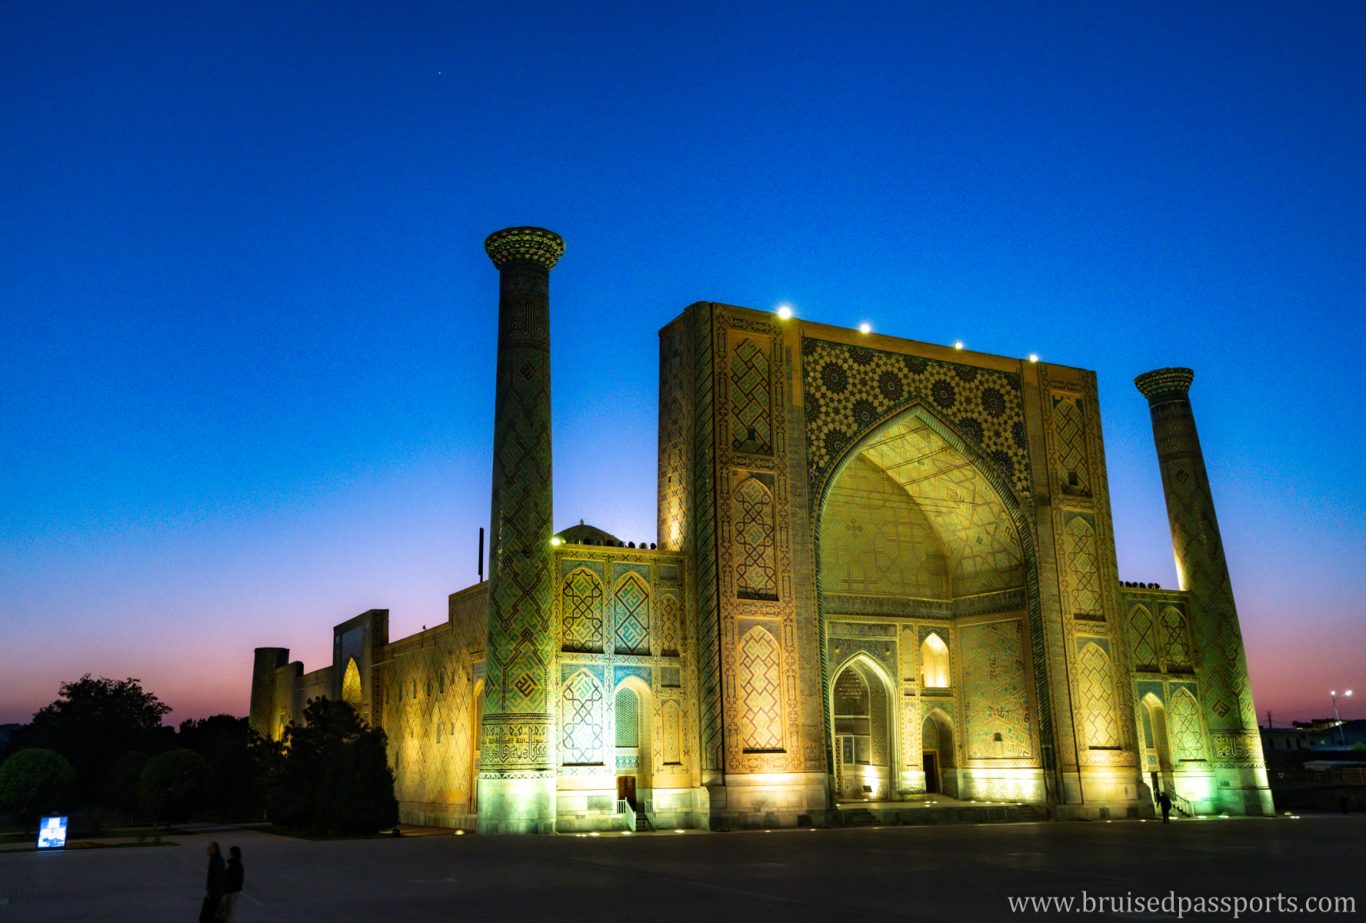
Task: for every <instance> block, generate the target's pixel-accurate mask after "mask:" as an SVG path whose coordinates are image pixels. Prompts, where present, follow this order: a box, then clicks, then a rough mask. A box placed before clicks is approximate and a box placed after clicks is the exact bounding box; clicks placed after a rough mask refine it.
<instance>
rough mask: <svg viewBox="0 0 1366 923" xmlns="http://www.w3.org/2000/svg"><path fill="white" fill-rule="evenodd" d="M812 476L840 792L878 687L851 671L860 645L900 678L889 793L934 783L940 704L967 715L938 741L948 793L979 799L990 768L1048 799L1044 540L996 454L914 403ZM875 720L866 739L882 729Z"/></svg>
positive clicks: (941, 782) (824, 658)
mask: <svg viewBox="0 0 1366 923" xmlns="http://www.w3.org/2000/svg"><path fill="white" fill-rule="evenodd" d="M814 486H815V487H816V490H814V491H813V500H814V506H813V527H814V528H813V531H814V533H815V540H816V541H815V546H816V555H815V557H816V581H817V588H818V598H819V608H820V617H821V627H822V631H821V641H822V645H823V647H822V650H821V665H822V681H823V683H824V685H825V688H826V690H827V695H826V696H825V701H826V705H827V708H828V709H830V710H831V711H830V713H829V714H827V716H826V726H827V738H828V739H827V752H828V754H829V757H830V762H829V764H830V766H831V767H832V780H831V781H832V788H834V789H835V791H836V796H837V798H841V799H847V798H848V797H849V795H850V791H851V789H850V785H849V782H850V775H851V774H850V771H849V770H850V768H851V767H852V766H854V765H856V764H857V758H858V757H859V756H860V755H861V754H860V752H859V750H858V745H859V743H861V736H860V735H858V734H855V733H853V731H852V729H853V728H854V727H855V725H858V727H860V728H861V727H862V726H863V724H862V723H861V722H859V721H857V720H854V719H855V718H858V717H861V713H860V714H859V715H855V714H854V712H855V711H856V710H857V708H860V707H862V703H863V698H862V691H863V689H864V688H867V689H868V703H869V706H868V711H869V715H868V717H869V718H872V717H873V716H872V711H873V709H872V703H873V702H874V701H875V699H876V695H877V690H876V686H874V685H871V684H870V683H869V682H868V680H869V679H870V678H871V675H870V674H869V673H868V671H865V673H859V674H857V675H858V679H859V680H860V682H856V681H855V676H854V675H853V674H850V672H849V671H848V670H847V669H845V666H844V665H845V664H846V663H847V662H849V658H850V656H852V655H854V654H856V653H861V654H862V655H863V656H864V657H865V658H868V659H870V660H879V661H880V662H881V664H882V667H883V671H884V672H886V673H888V674H890V675H892V676H895V677H902V678H904V679H903V684H902V688H900V689H896V688H893V689H892V690H891V692H892V698H891V701H892V702H893V703H894V705H895V707H894V711H895V712H896V714H895V715H894V717H893V721H892V726H893V727H895V728H898V729H901V730H902V731H903V733H899V734H898V735H897V736H898V743H897V746H898V750H899V752H895V753H890V754H889V755H888V757H887V760H886V765H887V766H888V767H889V768H892V767H896V768H895V769H893V770H892V773H891V775H892V776H893V778H891V779H890V780H889V786H888V787H889V792H888V795H887V797H902V796H909V795H911V794H913V793H915V792H923V791H926V790H927V789H926V786H927V784H929V783H930V780H929V779H928V778H927V777H926V770H925V769H924V766H925V765H926V763H925V760H924V759H923V752H922V751H924V748H925V746H926V742H925V740H924V738H925V732H924V727H925V723H924V721H925V718H926V717H927V716H928V715H930V714H931V713H936V714H938V715H940V716H941V717H942V716H945V715H947V716H955V717H954V718H953V723H954V724H959V723H961V730H960V731H957V732H954V733H953V734H951V735H948V734H936V735H933V736H935V737H936V739H935V740H933V741H929V744H930V745H932V746H930V749H932V750H934V751H935V753H934V757H935V760H934V762H935V767H936V769H935V772H936V774H937V776H938V778H936V779H935V780H933V781H934V785H935V787H936V788H938V789H939V790H940V791H945V790H947V791H954V790H955V789H957V790H959V791H960V792H962V797H973V796H974V788H973V785H974V783H973V773H974V771H980V772H981V777H982V778H983V779H985V778H987V777H991V778H993V779H995V780H1000V779H1002V778H1004V777H1005V775H1012V774H1014V775H1019V776H1020V779H1019V780H1016V781H1013V782H1012V783H1011V784H1012V785H1014V786H1016V789H1015V790H1017V791H1020V792H1025V791H1028V790H1029V789H1030V787H1031V786H1034V787H1035V788H1034V790H1035V791H1037V795H1036V796H1035V797H1040V798H1043V797H1049V795H1050V792H1048V791H1039V790H1038V789H1037V786H1038V783H1039V777H1040V775H1042V777H1043V784H1044V786H1045V788H1046V789H1051V782H1052V780H1051V778H1050V773H1049V772H1047V771H1044V772H1043V773H1040V772H1039V770H1040V769H1041V768H1042V769H1045V770H1047V767H1048V764H1049V762H1050V760H1049V756H1050V754H1049V752H1048V750H1047V749H1046V748H1045V747H1041V746H1040V744H1044V745H1046V743H1047V742H1048V741H1049V740H1050V739H1051V738H1050V734H1051V727H1050V726H1049V725H1050V722H1049V721H1048V718H1049V708H1048V696H1047V687H1046V681H1042V678H1043V677H1046V675H1047V674H1046V671H1045V670H1043V668H1042V664H1041V663H1040V660H1041V658H1042V655H1043V652H1042V645H1041V642H1040V639H1041V637H1042V624H1041V614H1040V608H1039V601H1038V572H1037V569H1036V565H1035V555H1034V541H1033V535H1032V532H1031V529H1030V526H1029V524H1028V521H1027V519H1026V517H1025V515H1024V513H1023V511H1022V509H1021V504H1020V500H1019V498H1018V497H1017V495H1016V494H1015V492H1014V490H1013V488H1012V486H1011V484H1010V481H1009V480H1008V479H1007V477H1006V473H1005V472H1003V471H1002V469H1001V467H1000V466H999V465H998V464H997V461H996V460H994V459H992V458H989V457H987V456H986V455H984V453H983V452H982V451H981V450H980V449H979V448H977V447H976V446H975V445H974V444H973V443H971V442H969V441H968V440H967V439H965V438H964V436H963V435H962V434H961V433H960V432H959V431H958V430H957V429H956V428H955V426H954V425H953V424H951V423H949V422H947V421H946V420H944V419H943V418H941V417H940V416H938V415H937V414H936V413H935V412H934V411H933V410H932V409H930V408H929V407H927V406H926V405H924V404H922V403H915V404H912V405H910V406H908V407H903V408H901V409H899V410H897V411H894V412H892V413H889V414H888V415H887V416H885V417H884V418H883V419H880V420H873V421H869V424H868V426H867V427H866V428H865V429H864V430H863V431H862V432H861V433H857V434H854V437H853V438H852V439H850V441H849V443H848V447H847V449H846V450H845V451H843V453H842V454H841V455H840V456H839V458H838V459H837V460H836V461H835V463H834V464H832V465H830V467H829V468H828V469H827V470H826V473H825V476H824V477H823V478H822V479H821V480H820V482H819V483H818V484H816V485H814ZM1026 621H1027V622H1028V623H1029V631H1028V632H1025V631H1024V623H1025V622H1026ZM883 638H886V639H887V640H882V639H883ZM1026 639H1028V641H1029V642H1032V643H1030V644H1029V649H1026ZM927 652H928V653H927ZM1027 661H1032V662H1033V666H1034V669H1033V671H1032V672H1033V680H1034V682H1033V683H1032V684H1031V683H1030V682H1029V677H1028V675H1027V674H1028V672H1030V671H1027V670H1026V667H1025V663H1026V662H1027ZM1000 663H1009V664H1010V665H1011V670H1013V672H1011V673H1009V675H1004V676H1003V675H1002V674H1001V673H1000V671H999V670H997V669H996V668H995V666H994V665H996V664H1000ZM834 666H837V667H838V668H839V669H837V670H835V671H834V672H836V673H838V674H839V675H838V676H834V675H831V674H832V669H831V668H832V667H834ZM836 683H838V684H839V685H838V688H837V687H836V685H835V684H836ZM841 702H843V703H845V706H844V711H843V712H841V713H839V714H836V710H837V709H838V708H839V705H838V703H841ZM945 720H947V719H945ZM1034 722H1038V724H1039V726H1038V727H1035V726H1034ZM934 727H935V728H936V730H938V728H939V726H938V725H934ZM869 728H870V737H869V741H870V748H871V745H872V741H873V735H872V731H874V730H876V728H875V727H874V726H873V724H871V723H870V724H869ZM851 741H852V746H851ZM945 741H951V743H949V744H946V743H945ZM946 746H948V747H949V749H947V750H946V749H945V747H946ZM851 755H852V756H853V757H854V758H855V759H854V761H853V762H851V760H850V759H849V757H850V756H851ZM873 765H875V764H873ZM1003 770H1004V773H1005V775H1003V773H1002V771H1003ZM872 772H873V771H872V770H870V771H869V775H870V776H871V775H872ZM955 774H956V775H957V780H955V778H954V777H955ZM1028 779H1032V780H1033V781H1032V782H1029V781H1027V780H1028ZM955 781H960V782H961V783H962V784H959V785H955V784H954V783H955ZM984 784H999V782H994V783H984ZM984 791H985V790H984ZM986 797H991V796H990V795H986Z"/></svg>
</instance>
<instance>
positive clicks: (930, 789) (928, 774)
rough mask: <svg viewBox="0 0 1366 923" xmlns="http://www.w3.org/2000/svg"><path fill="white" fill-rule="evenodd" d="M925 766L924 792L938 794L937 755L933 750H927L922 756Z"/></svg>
mask: <svg viewBox="0 0 1366 923" xmlns="http://www.w3.org/2000/svg"><path fill="white" fill-rule="evenodd" d="M922 758H923V760H924V765H925V792H926V793H927V794H931V795H937V794H939V791H940V789H939V754H938V753H936V752H935V751H933V750H927V751H926V752H925V753H924V754H923V757H922Z"/></svg>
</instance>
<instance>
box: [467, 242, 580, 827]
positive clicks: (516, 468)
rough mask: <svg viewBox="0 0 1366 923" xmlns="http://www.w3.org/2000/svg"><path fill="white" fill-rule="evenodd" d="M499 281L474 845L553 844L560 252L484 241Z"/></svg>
mask: <svg viewBox="0 0 1366 923" xmlns="http://www.w3.org/2000/svg"><path fill="white" fill-rule="evenodd" d="M484 249H485V250H486V251H487V252H488V255H489V259H491V260H493V265H494V266H496V267H497V268H498V271H499V274H500V280H499V291H498V383H497V391H496V397H495V404H494V413H493V515H492V526H491V529H490V533H489V535H490V538H489V588H488V647H487V649H486V650H487V653H486V661H485V680H484V689H485V696H486V698H485V705H484V719H483V727H482V728H481V733H482V734H483V746H482V752H481V754H480V766H479V832H480V833H553V832H554V831H555V763H554V757H555V754H554V747H553V744H552V740H551V724H552V722H551V714H550V705H551V703H550V700H549V696H550V688H551V683H550V670H551V666H552V664H553V662H554V654H555V648H554V631H553V630H552V626H551V612H550V603H551V589H550V581H551V574H550V569H551V556H550V538H551V535H552V534H553V528H552V526H551V486H550V485H551V480H550V476H551V470H550V270H551V268H552V267H554V265H555V262H556V261H557V260H558V259H559V258H560V256H561V254H563V253H564V240H563V239H561V238H560V236H559V235H558V234H554V233H552V232H550V231H546V230H543V229H542V228H508V229H507V230H503V231H498V232H496V233H494V234H490V235H489V237H488V239H487V240H485V241H484Z"/></svg>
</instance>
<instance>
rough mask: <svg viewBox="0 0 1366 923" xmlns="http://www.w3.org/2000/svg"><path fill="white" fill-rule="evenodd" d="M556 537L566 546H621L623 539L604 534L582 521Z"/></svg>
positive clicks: (558, 533)
mask: <svg viewBox="0 0 1366 923" xmlns="http://www.w3.org/2000/svg"><path fill="white" fill-rule="evenodd" d="M555 537H556V538H558V539H559V540H560V541H562V542H564V543H565V544H566V545H612V546H616V545H620V544H621V539H619V538H617V537H616V536H615V535H612V534H611V533H610V532H604V531H602V530H601V529H599V528H598V527H597V526H589V525H585V524H584V521H583V520H582V519H580V520H579V524H578V525H577V526H570V527H569V528H568V529H565V530H564V531H563V532H557V533H556V534H555Z"/></svg>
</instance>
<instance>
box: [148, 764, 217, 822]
mask: <svg viewBox="0 0 1366 923" xmlns="http://www.w3.org/2000/svg"><path fill="white" fill-rule="evenodd" d="M208 791H209V764H208V761H207V760H205V759H204V757H202V756H200V755H199V754H198V753H195V752H194V751H193V750H187V749H184V748H181V749H179V750H170V751H168V752H166V753H163V754H161V755H160V756H154V757H152V758H151V759H150V760H148V761H147V765H146V766H145V767H143V770H142V775H141V776H140V777H139V778H138V803H139V804H140V805H141V806H142V809H143V810H144V811H146V812H147V814H148V815H150V816H151V817H152V819H153V820H159V821H162V822H165V823H170V822H171V821H178V820H187V819H188V818H189V817H190V815H191V814H193V813H194V812H195V811H196V810H197V809H199V808H200V807H201V806H202V805H203V803H204V798H205V796H206V795H207V794H208Z"/></svg>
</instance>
